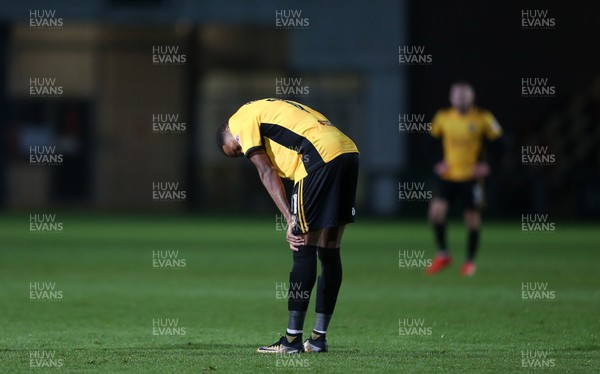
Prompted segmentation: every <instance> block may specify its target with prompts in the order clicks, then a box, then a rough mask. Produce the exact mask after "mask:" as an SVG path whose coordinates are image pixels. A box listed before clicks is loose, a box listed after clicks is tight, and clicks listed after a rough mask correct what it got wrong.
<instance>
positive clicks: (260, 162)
mask: <svg viewBox="0 0 600 374" xmlns="http://www.w3.org/2000/svg"><path fill="white" fill-rule="evenodd" d="M250 161H252V163H253V164H254V166H256V169H257V170H258V175H259V177H260V180H261V182H262V184H263V185H264V186H265V188H266V189H267V191H268V192H269V195H270V196H271V199H273V202H274V203H275V205H276V206H277V208H278V209H279V211H280V212H281V214H282V215H283V217H284V218H285V220H286V222H287V223H288V230H287V235H286V239H287V241H288V243H289V244H290V248H291V249H292V250H297V249H298V248H297V247H298V246H299V245H303V244H304V239H303V238H301V237H299V236H296V235H293V234H292V231H291V230H292V228H293V226H294V225H295V224H296V222H295V217H294V216H293V215H292V212H291V211H290V205H289V204H288V201H287V197H286V195H285V188H284V187H283V183H282V182H281V178H280V177H279V175H278V174H277V171H276V170H275V168H274V167H273V164H272V163H271V160H270V159H269V156H267V154H266V153H265V151H264V150H262V149H259V150H256V151H254V152H253V153H252V154H251V155H250Z"/></svg>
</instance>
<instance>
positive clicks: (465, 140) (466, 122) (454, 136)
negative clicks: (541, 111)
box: [426, 82, 502, 276]
mask: <svg viewBox="0 0 600 374" xmlns="http://www.w3.org/2000/svg"><path fill="white" fill-rule="evenodd" d="M450 103H451V104H452V107H451V108H448V109H442V110H440V111H438V112H437V113H436V115H435V116H434V118H433V121H432V123H431V135H432V136H433V137H434V138H436V139H439V140H440V141H441V147H442V150H443V159H442V160H441V161H439V162H437V163H436V164H435V166H434V173H435V174H436V175H437V176H439V178H440V181H439V190H438V193H437V194H436V195H435V196H434V198H433V199H432V200H431V204H430V206H429V221H430V222H431V224H432V225H433V229H434V233H435V240H436V243H437V247H438V251H437V255H436V256H435V258H434V259H433V261H432V263H431V266H430V267H429V268H428V269H427V270H426V272H427V274H435V273H437V272H439V271H440V270H442V269H444V268H446V267H448V266H449V265H450V263H451V262H452V259H451V257H450V253H449V252H448V247H447V245H446V215H447V212H448V204H449V203H452V201H454V200H456V199H457V198H458V199H460V200H461V202H462V206H463V215H464V221H465V225H466V226H467V230H468V240H467V242H468V244H467V256H466V260H465V262H464V264H463V266H462V267H461V270H460V272H461V274H462V275H463V276H472V275H474V274H475V253H476V252H477V247H478V245H479V231H480V227H481V208H482V206H483V190H482V184H483V179H484V178H485V177H486V176H487V175H488V174H489V173H490V167H489V165H488V164H487V162H485V161H484V160H483V155H484V150H485V146H484V142H485V141H492V140H495V139H498V138H499V137H500V136H501V135H502V129H501V127H500V125H499V124H498V122H497V121H496V119H495V118H494V116H493V115H492V113H490V112H489V111H487V110H484V109H482V108H478V107H476V106H475V105H474V103H475V91H474V90H473V87H472V86H471V85H470V84H469V83H466V82H457V83H454V84H453V85H452V86H451V88H450Z"/></svg>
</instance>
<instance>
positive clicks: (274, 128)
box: [260, 123, 324, 173]
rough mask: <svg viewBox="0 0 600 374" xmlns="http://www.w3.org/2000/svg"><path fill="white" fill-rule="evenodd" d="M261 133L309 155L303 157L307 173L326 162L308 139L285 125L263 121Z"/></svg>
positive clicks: (302, 153)
mask: <svg viewBox="0 0 600 374" xmlns="http://www.w3.org/2000/svg"><path fill="white" fill-rule="evenodd" d="M260 134H261V135H262V136H264V137H265V138H269V139H271V140H273V141H275V142H277V143H279V144H281V145H282V146H284V147H288V148H290V149H292V150H294V151H296V152H297V153H299V154H301V155H303V156H304V155H307V157H302V163H303V164H304V169H306V172H307V173H310V172H311V170H315V169H316V168H318V167H319V166H321V165H323V163H324V162H323V158H322V157H321V155H320V154H319V152H318V151H317V149H316V148H315V146H314V145H313V144H312V143H311V142H310V141H309V140H308V139H306V138H305V137H303V136H300V135H298V134H296V133H295V132H293V131H291V130H288V129H286V128H285V127H283V126H280V125H276V124H273V123H261V124H260Z"/></svg>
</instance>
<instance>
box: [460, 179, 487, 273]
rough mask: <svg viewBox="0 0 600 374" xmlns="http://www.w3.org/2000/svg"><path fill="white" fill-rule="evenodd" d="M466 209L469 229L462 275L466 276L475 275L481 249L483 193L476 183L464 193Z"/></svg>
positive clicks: (465, 219)
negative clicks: (476, 259)
mask: <svg viewBox="0 0 600 374" xmlns="http://www.w3.org/2000/svg"><path fill="white" fill-rule="evenodd" d="M464 195H465V196H464V201H465V208H464V213H463V218H464V221H465V226H466V227H467V233H468V234H467V236H468V237H467V256H466V259H465V262H464V264H463V266H462V267H461V274H462V275H464V276H473V275H475V255H476V253H477V249H478V247H479V233H480V230H481V212H480V208H481V206H482V203H483V191H482V190H481V187H480V185H479V184H478V183H476V182H471V183H468V184H467V187H466V190H465V193H464Z"/></svg>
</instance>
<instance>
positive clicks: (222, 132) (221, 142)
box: [216, 121, 229, 153]
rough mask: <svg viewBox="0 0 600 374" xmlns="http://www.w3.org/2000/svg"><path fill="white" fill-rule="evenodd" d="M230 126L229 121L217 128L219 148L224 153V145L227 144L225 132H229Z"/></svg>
mask: <svg viewBox="0 0 600 374" xmlns="http://www.w3.org/2000/svg"><path fill="white" fill-rule="evenodd" d="M228 125H229V123H228V121H225V122H223V123H222V124H221V125H220V126H219V127H217V134H216V135H217V148H219V150H220V151H221V152H223V153H225V151H224V150H223V145H224V144H225V130H227V126H228Z"/></svg>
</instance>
